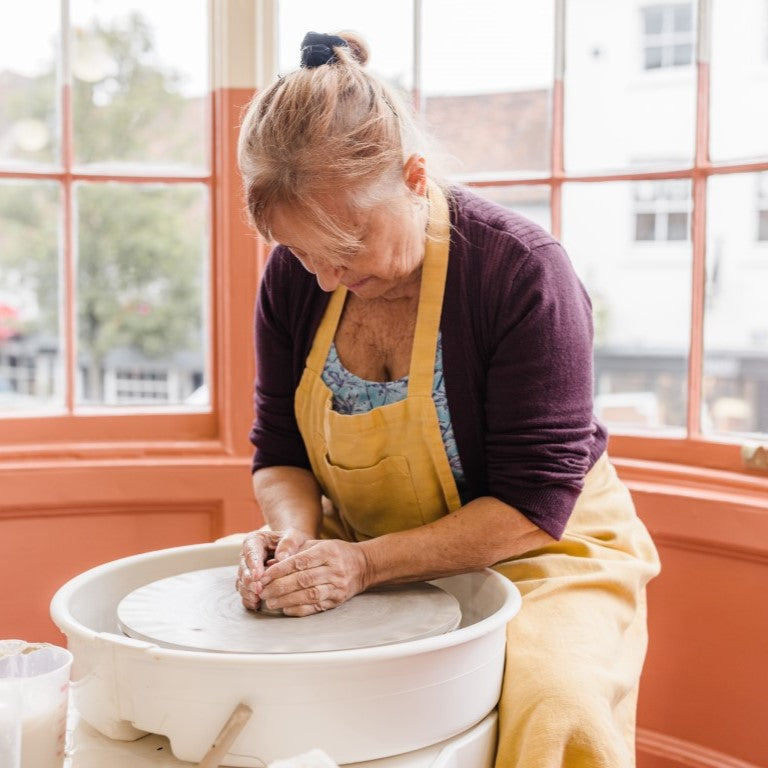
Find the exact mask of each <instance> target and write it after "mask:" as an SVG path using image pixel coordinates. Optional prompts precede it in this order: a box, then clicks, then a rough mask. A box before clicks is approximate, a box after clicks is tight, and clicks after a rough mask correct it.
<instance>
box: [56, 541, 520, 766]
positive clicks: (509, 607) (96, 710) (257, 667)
mask: <svg viewBox="0 0 768 768" xmlns="http://www.w3.org/2000/svg"><path fill="white" fill-rule="evenodd" d="M239 552H240V545H239V544H237V543H214V544H198V545H193V546H187V547H176V548H173V549H165V550H159V551H156V552H148V553H146V554H143V555H135V556H133V557H126V558H123V559H121V560H115V561H113V562H111V563H106V564H105V565H101V566H98V567H97V568H92V569H91V570H89V571H86V572H85V573H82V574H80V575H79V576H76V577H75V578H74V579H72V580H71V581H69V582H67V583H66V584H65V585H64V586H63V587H61V589H59V591H58V592H57V593H56V594H55V595H54V598H53V601H52V603H51V617H52V618H53V621H54V622H55V623H56V625H57V626H58V627H59V628H60V629H61V631H62V632H63V633H64V634H65V635H66V637H67V642H68V646H69V649H70V650H71V651H72V654H73V655H74V663H73V667H72V692H73V696H74V702H75V706H76V707H77V709H78V711H79V712H80V714H81V716H82V717H83V719H84V720H86V722H88V723H90V725H92V726H93V727H94V728H96V729H97V730H98V731H100V732H101V733H103V734H104V735H105V736H108V737H110V738H113V739H122V740H132V739H136V738H139V737H140V736H142V735H144V734H145V733H156V734H162V735H164V736H167V737H168V739H169V741H170V743H171V749H172V750H173V753H174V755H175V756H176V757H177V758H179V759H180V760H189V761H190V762H199V761H200V760H201V759H202V757H203V756H204V755H205V753H206V752H207V751H208V749H209V748H210V746H211V744H212V742H213V741H214V739H215V737H216V735H217V733H218V732H219V730H220V729H221V727H222V726H223V724H224V722H225V721H226V719H227V717H228V716H229V715H230V713H231V712H232V710H233V709H234V708H235V706H236V705H237V704H238V703H239V702H241V701H242V702H245V703H246V704H248V705H249V706H250V707H251V708H252V709H253V711H254V715H253V717H252V718H251V720H250V721H249V722H248V725H247V726H246V728H245V729H244V731H243V732H242V733H241V734H240V736H239V737H238V738H237V740H236V741H235V742H234V744H233V746H232V748H231V750H230V752H229V754H228V755H227V757H226V758H225V760H224V762H223V764H224V765H230V766H252V767H254V768H256V767H258V768H263V766H264V765H265V764H266V763H269V762H271V761H273V760H276V759H282V758H286V757H289V756H292V755H296V754H300V753H302V752H306V751H309V750H310V749H313V748H320V749H323V750H324V751H325V752H327V753H328V754H329V755H330V756H331V757H332V758H333V759H334V760H335V761H336V762H337V763H339V764H344V763H355V762H362V761H365V760H375V759H378V758H382V757H390V756H392V755H399V754H401V753H404V752H410V751H412V750H416V749H421V748H423V747H427V746H430V745H432V744H436V743H437V742H439V741H442V740H444V739H448V738H450V737H452V736H455V735H457V734H459V733H462V732H463V731H465V730H466V729H468V728H470V727H471V726H473V725H475V724H476V723H478V722H479V721H480V720H482V719H483V717H485V715H487V714H488V713H489V712H490V711H491V710H492V709H493V708H494V707H495V706H496V703H497V702H498V699H499V693H500V689H501V678H502V672H503V668H504V649H505V645H506V631H505V627H506V624H507V622H508V621H509V620H510V619H512V617H513V616H514V615H515V614H516V613H517V611H518V610H519V609H520V604H521V599H520V593H519V592H518V591H517V588H516V587H515V586H514V585H513V584H512V583H511V582H510V581H509V580H508V579H506V578H504V577H503V576H501V575H500V574H498V573H496V572H495V571H493V570H490V569H486V570H484V571H481V572H478V573H468V574H463V575H461V576H452V577H449V578H444V579H437V580H435V581H433V582H432V583H433V584H437V585H438V586H440V587H442V588H443V589H445V590H446V591H448V592H450V593H451V594H453V595H455V597H456V598H457V599H458V600H459V603H460V605H461V611H462V621H461V624H460V626H459V628H458V629H456V630H454V631H453V632H449V633H447V634H444V635H439V636H436V637H429V638H423V639H420V640H414V641H410V642H404V643H397V644H392V645H385V646H379V647H373V648H360V649H353V650H345V651H321V652H317V653H292V654H287V653H286V654H228V653H208V652H193V651H182V650H175V649H169V648H162V647H160V646H157V645H154V644H151V643H147V642H143V641H139V640H134V639H132V638H129V637H125V636H124V635H123V634H121V632H120V630H119V629H118V626H117V615H116V609H117V605H118V603H119V602H120V600H121V599H122V598H123V597H124V596H125V595H127V594H128V593H129V592H132V591H133V590H134V589H137V588H138V587H141V586H143V585H145V584H148V583H150V582H152V581H156V580H157V579H162V578H165V577H167V576H173V575H175V574H178V573H185V572H188V571H193V570H198V569H202V568H214V567H217V566H222V565H230V564H233V563H236V562H237V559H238V556H239ZM298 620H300V619H298Z"/></svg>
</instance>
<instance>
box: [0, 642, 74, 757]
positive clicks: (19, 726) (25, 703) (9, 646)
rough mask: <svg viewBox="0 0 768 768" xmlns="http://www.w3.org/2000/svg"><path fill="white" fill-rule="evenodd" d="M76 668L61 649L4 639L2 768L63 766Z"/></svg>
mask: <svg viewBox="0 0 768 768" xmlns="http://www.w3.org/2000/svg"><path fill="white" fill-rule="evenodd" d="M71 666H72V654H71V653H70V652H69V651H68V650H66V649H65V648H60V647H59V646H57V645H49V644H48V643H27V642H25V641H23V640H0V765H2V766H3V768H5V766H6V765H7V766H9V768H17V766H21V768H61V766H62V765H63V764H64V751H65V740H66V725H67V704H68V700H69V673H70V668H71ZM2 750H5V751H2Z"/></svg>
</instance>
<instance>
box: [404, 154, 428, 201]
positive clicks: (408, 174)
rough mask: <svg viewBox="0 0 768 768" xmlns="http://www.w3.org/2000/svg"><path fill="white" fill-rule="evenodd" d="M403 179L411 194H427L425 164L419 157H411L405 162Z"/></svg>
mask: <svg viewBox="0 0 768 768" xmlns="http://www.w3.org/2000/svg"><path fill="white" fill-rule="evenodd" d="M403 178H404V179H405V183H406V185H407V186H408V189H410V190H411V192H415V193H416V194H417V195H426V194H427V163H426V161H425V160H424V158H423V157H422V156H421V155H416V154H414V155H411V156H410V157H409V158H408V159H407V160H406V161H405V165H404V166H403Z"/></svg>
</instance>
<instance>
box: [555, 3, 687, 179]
mask: <svg viewBox="0 0 768 768" xmlns="http://www.w3.org/2000/svg"><path fill="white" fill-rule="evenodd" d="M643 19H644V17H643V15H642V14H641V13H640V12H639V11H638V7H637V5H636V4H635V3H617V2H614V1H613V0H569V3H568V13H567V15H566V52H567V53H566V73H565V116H564V120H565V126H564V129H565V135H564V143H565V147H564V150H565V165H566V168H567V169H568V171H569V172H575V173H578V172H595V171H601V170H614V169H623V168H637V167H653V166H655V165H658V162H656V160H657V158H664V159H665V164H667V165H668V164H669V163H674V164H685V163H689V162H691V161H692V159H693V151H694V140H695V109H696V98H695V97H696V72H695V68H694V67H692V66H691V67H675V68H674V73H672V72H669V71H664V72H663V76H662V72H661V71H660V69H665V70H666V68H667V67H671V65H672V59H673V54H674V50H673V46H674V45H675V44H676V43H681V44H682V43H686V42H688V43H689V42H690V41H691V35H690V33H685V36H684V39H678V38H677V37H676V36H675V35H674V34H672V35H666V34H665V35H664V36H662V37H660V36H658V35H654V36H650V37H646V36H645V35H644V31H643V24H644V21H643ZM662 39H663V41H665V42H662ZM669 75H674V76H669Z"/></svg>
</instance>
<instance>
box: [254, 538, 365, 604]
mask: <svg viewBox="0 0 768 768" xmlns="http://www.w3.org/2000/svg"><path fill="white" fill-rule="evenodd" d="M307 544H308V546H307V547H306V548H305V549H303V550H302V551H301V552H298V553H297V554H295V555H293V556H291V557H288V558H286V559H285V560H281V561H279V562H277V563H275V565H272V566H270V567H269V568H268V569H267V570H266V571H265V573H264V575H263V576H262V578H261V585H262V590H261V593H260V595H259V597H260V599H261V600H263V601H264V602H265V604H266V605H267V607H268V608H270V609H282V610H283V612H284V613H285V614H287V615H289V616H304V615H307V614H310V613H317V612H319V611H325V610H328V609H329V608H335V607H336V606H337V605H340V604H341V603H343V602H344V601H345V600H348V599H349V598H350V597H353V596H354V595H356V594H357V593H358V592H361V591H362V590H363V589H364V588H365V582H364V571H365V559H364V557H363V555H362V553H361V551H360V549H359V547H357V546H356V545H355V544H351V543H349V542H342V541H316V542H311V543H310V542H307Z"/></svg>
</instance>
